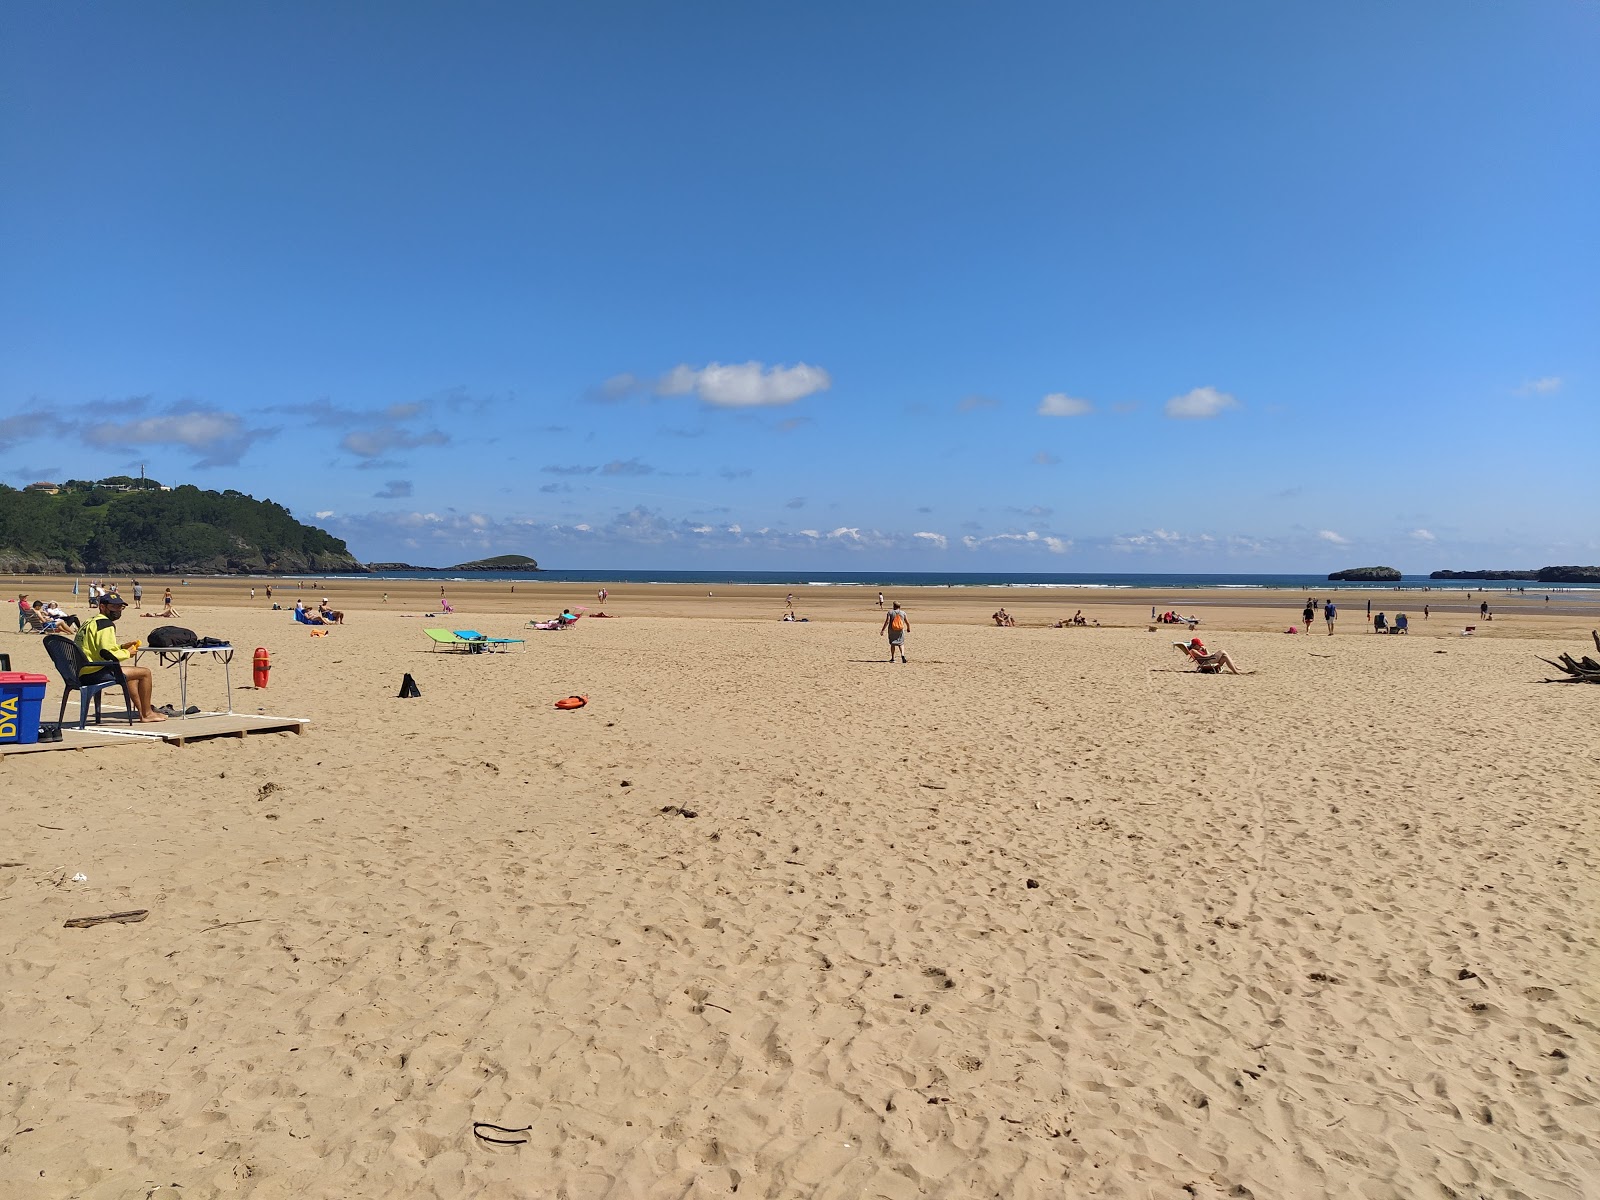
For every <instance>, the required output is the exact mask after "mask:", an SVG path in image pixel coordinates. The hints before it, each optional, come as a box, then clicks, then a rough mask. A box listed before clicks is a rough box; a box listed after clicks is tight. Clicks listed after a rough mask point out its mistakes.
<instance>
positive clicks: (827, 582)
mask: <svg viewBox="0 0 1600 1200" xmlns="http://www.w3.org/2000/svg"><path fill="white" fill-rule="evenodd" d="M242 578H260V579H278V578H291V579H326V580H339V579H388V580H433V581H438V582H444V583H449V582H462V583H466V582H504V583H508V584H513V583H546V584H548V583H594V584H630V583H631V584H640V585H658V584H659V585H667V584H684V585H696V586H710V587H718V586H721V587H735V586H756V587H761V586H766V587H794V588H799V587H867V588H892V587H904V588H962V587H976V588H1059V589H1063V590H1068V589H1089V590H1093V589H1106V590H1118V589H1126V590H1131V589H1142V590H1149V589H1155V590H1183V591H1213V590H1215V591H1226V590H1247V589H1248V590H1288V591H1304V592H1307V593H1308V594H1316V593H1320V592H1324V591H1333V590H1337V591H1341V592H1349V591H1356V592H1382V591H1395V590H1408V591H1409V590H1417V589H1423V588H1426V589H1430V590H1433V591H1469V592H1478V591H1498V592H1515V591H1517V590H1518V589H1519V588H1520V589H1522V590H1523V591H1525V592H1527V593H1530V594H1531V593H1534V592H1539V593H1541V594H1542V593H1550V594H1555V593H1560V592H1567V593H1570V592H1600V584H1596V583H1564V584H1541V583H1538V582H1536V581H1534V580H1514V579H1488V580H1485V579H1432V578H1430V577H1428V576H1426V575H1402V576H1401V578H1400V580H1399V581H1398V582H1394V581H1374V582H1368V581H1352V580H1330V579H1328V578H1327V577H1326V576H1325V575H1314V574H1293V573H1287V572H1261V573H1221V572H1183V571H1173V572H1137V571H1128V572H1055V571H1038V572H1035V571H872V570H852V571H810V570H804V569H796V570H781V571H734V570H725V569H711V570H699V571H682V570H680V571H666V570H634V569H620V568H619V569H609V568H579V569H571V570H548V571H546V570H541V571H536V572H516V571H452V570H450V569H449V568H434V569H419V570H410V571H398V570H397V571H362V572H339V573H326V574H304V575H289V576H280V575H259V576H255V575H253V576H247V577H242Z"/></svg>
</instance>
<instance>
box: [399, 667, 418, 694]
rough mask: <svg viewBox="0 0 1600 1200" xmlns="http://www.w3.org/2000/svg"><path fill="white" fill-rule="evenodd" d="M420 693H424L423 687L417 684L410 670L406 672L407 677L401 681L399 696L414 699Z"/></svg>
mask: <svg viewBox="0 0 1600 1200" xmlns="http://www.w3.org/2000/svg"><path fill="white" fill-rule="evenodd" d="M420 695H422V689H421V688H419V687H418V686H417V681H416V680H415V679H413V678H411V673H410V672H409V671H408V672H406V677H405V678H404V679H402V680H401V681H400V695H399V697H398V698H399V699H401V700H412V699H415V698H416V697H418V696H420Z"/></svg>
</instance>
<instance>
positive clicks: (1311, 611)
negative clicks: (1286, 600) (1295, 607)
mask: <svg viewBox="0 0 1600 1200" xmlns="http://www.w3.org/2000/svg"><path fill="white" fill-rule="evenodd" d="M1316 618H1317V606H1316V605H1315V604H1313V603H1311V601H1309V600H1307V601H1306V606H1305V607H1304V608H1303V609H1301V610H1300V632H1301V633H1310V632H1311V622H1312V621H1314V620H1316Z"/></svg>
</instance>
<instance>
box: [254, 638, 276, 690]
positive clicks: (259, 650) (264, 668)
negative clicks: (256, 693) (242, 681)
mask: <svg viewBox="0 0 1600 1200" xmlns="http://www.w3.org/2000/svg"><path fill="white" fill-rule="evenodd" d="M271 670H272V660H271V659H270V658H269V657H267V648H266V647H265V646H257V647H256V658H255V670H254V672H253V674H254V676H255V681H256V686H257V687H258V688H264V687H266V686H267V672H269V671H271Z"/></svg>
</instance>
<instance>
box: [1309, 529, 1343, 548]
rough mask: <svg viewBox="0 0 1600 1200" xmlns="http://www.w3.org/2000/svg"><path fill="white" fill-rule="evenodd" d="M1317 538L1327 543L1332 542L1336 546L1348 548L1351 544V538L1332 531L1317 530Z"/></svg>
mask: <svg viewBox="0 0 1600 1200" xmlns="http://www.w3.org/2000/svg"><path fill="white" fill-rule="evenodd" d="M1317 536H1318V537H1319V538H1321V539H1322V540H1323V541H1325V542H1332V543H1333V544H1334V545H1335V546H1348V545H1349V544H1350V539H1349V538H1347V537H1345V536H1344V535H1343V534H1338V533H1335V532H1334V531H1333V530H1331V529H1319V530H1317Z"/></svg>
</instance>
